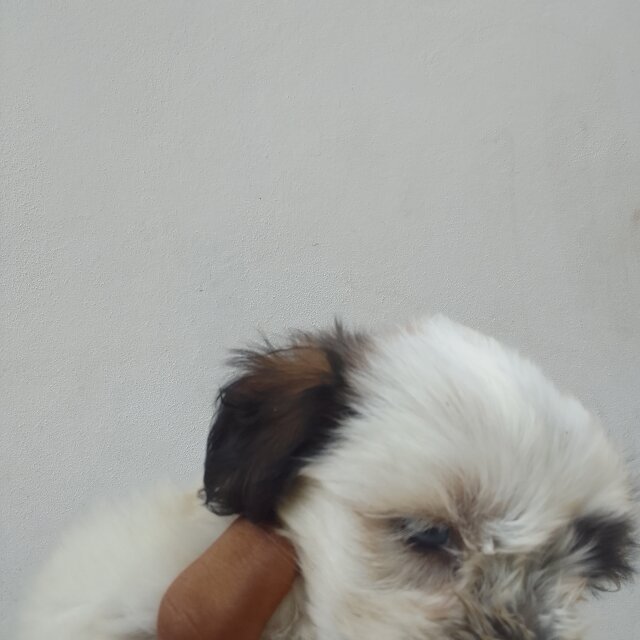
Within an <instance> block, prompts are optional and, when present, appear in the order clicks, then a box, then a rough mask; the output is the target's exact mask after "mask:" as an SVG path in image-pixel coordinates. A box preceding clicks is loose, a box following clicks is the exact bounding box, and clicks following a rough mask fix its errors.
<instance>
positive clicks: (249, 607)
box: [157, 518, 297, 640]
mask: <svg viewBox="0 0 640 640" xmlns="http://www.w3.org/2000/svg"><path fill="white" fill-rule="evenodd" d="M296 575H297V565H296V559H295V554H294V551H293V547H292V546H291V544H290V543H289V542H288V541H287V540H285V539H284V538H282V537H281V536H279V535H277V534H275V533H274V532H273V531H271V530H269V529H267V528H263V527H260V526H257V525H254V524H252V523H251V522H249V521H248V520H245V519H243V518H239V519H237V520H236V521H235V522H234V523H233V524H232V525H231V526H230V527H229V528H228V529H227V530H226V531H225V533H224V534H223V535H222V536H220V538H218V539H217V540H216V541H215V542H214V543H213V544H212V545H211V546H210V547H209V548H208V549H207V550H206V551H205V552H204V553H203V554H202V555H201V556H200V557H199V558H198V559H197V560H196V561H195V562H193V563H192V564H191V565H190V566H189V567H187V569H185V570H184V571H183V572H182V573H181V574H180V575H179V576H178V577H177V578H176V579H175V580H174V582H173V583H172V584H171V586H170V587H169V589H168V590H167V592H166V594H165V595H164V597H163V599H162V602H161V604H160V610H159V613H158V625H157V633H158V638H159V640H219V639H222V638H225V639H227V640H228V639H229V638H234V640H258V639H259V638H260V635H261V633H262V631H263V629H264V628H265V626H266V624H267V622H268V621H269V619H270V618H271V616H272V615H273V613H274V612H275V610H276V609H277V607H278V605H279V604H280V602H281V601H282V599H283V598H284V597H285V595H286V594H287V593H288V592H289V590H290V589H291V586H292V585H293V582H294V580H295V578H296Z"/></svg>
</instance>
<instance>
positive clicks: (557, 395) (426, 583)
mask: <svg viewBox="0 0 640 640" xmlns="http://www.w3.org/2000/svg"><path fill="white" fill-rule="evenodd" d="M234 364H235V367H236V370H235V378H234V379H233V380H232V381H231V382H230V383H229V384H227V385H226V386H225V387H224V388H223V389H222V391H221V393H220V398H219V406H218V410H217V414H216V416H215V418H214V421H213V425H212V428H211V432H210V435H209V439H208V443H207V452H206V462H205V474H204V489H203V490H202V492H198V491H193V492H191V493H184V492H180V491H177V490H171V489H167V490H163V491H158V492H156V493H154V494H151V495H148V496H144V497H139V498H137V499H136V500H135V501H133V502H132V503H131V504H128V505H126V506H123V505H120V506H119V507H117V508H116V509H113V510H109V511H101V512H100V513H96V514H95V515H94V516H93V517H92V518H89V520H88V521H86V522H85V523H81V524H80V526H79V527H77V528H76V529H75V530H74V531H71V532H70V533H69V534H68V536H67V537H66V538H65V539H63V541H62V546H61V547H60V548H59V549H58V551H57V552H56V553H55V554H54V555H53V557H52V558H51V560H50V562H49V564H48V566H46V567H45V570H44V572H43V573H42V574H41V575H40V577H39V579H38V580H37V582H36V584H35V586H34V588H33V590H32V592H31V594H30V598H29V599H28V603H27V606H26V608H25V612H24V625H23V635H22V638H23V640H43V639H45V638H46V640H134V639H135V640H141V639H144V638H154V637H155V619H156V614H157V610H158V605H159V602H160V599H161V597H162V595H163V593H164V591H165V590H166V588H167V587H168V585H169V584H170V582H171V581H172V579H173V578H174V577H175V576H176V575H177V574H178V573H179V572H180V571H181V570H182V569H183V568H184V567H186V566H187V565H188V564H189V563H190V562H191V561H192V560H193V559H194V558H195V557H196V556H198V555H199V554H200V553H201V552H202V551H203V550H204V549H205V548H206V547H208V546H209V545H210V543H211V542H212V541H213V540H214V539H215V538H216V537H217V536H218V535H220V533H221V532H222V531H223V530H224V529H225V528H226V526H227V525H228V524H229V522H230V521H231V519H232V518H233V516H235V515H236V514H242V515H244V516H246V517H247V518H249V519H251V520H253V521H257V522H272V523H277V525H278V526H279V528H280V530H281V531H283V532H284V534H285V535H287V536H288V537H289V538H290V539H291V541H292V542H293V544H294V545H295V547H296V549H297V553H298V556H299V562H300V569H301V574H300V578H299V579H298V582H297V584H296V585H295V586H294V589H293V590H292V592H291V593H290V594H289V595H288V596H287V598H286V599H285V601H284V602H283V603H282V605H281V607H280V608H279V609H278V611H277V612H276V614H275V616H274V617H273V619H272V620H271V622H270V624H269V627H268V629H267V631H266V632H265V636H264V637H265V638H266V639H269V640H275V639H276V638H279V639H285V638H286V639H288V640H363V639H364V638H367V639H373V640H490V639H492V640H493V639H495V640H576V639H577V638H581V637H582V629H581V624H580V615H579V610H578V604H579V602H580V601H581V600H582V599H583V598H584V597H585V596H587V595H588V594H589V593H591V592H594V591H599V590H606V589H609V588H610V587H617V586H619V585H620V584H621V583H623V582H624V581H625V580H627V579H628V578H630V576H631V574H632V567H631V561H632V555H633V550H634V548H635V545H634V537H633V535H634V525H633V513H634V504H633V500H632V497H631V490H630V482H629V478H628V474H627V472H626V471H625V468H624V465H623V463H622V461H621V458H620V457H619V455H618V454H617V453H616V451H615V450H614V448H613V447H612V445H611V443H610V442H609V440H608V438H607V436H606V434H605V431H604V430H603V428H602V427H601V425H600V424H599V423H598V421H597V419H596V418H595V417H594V416H593V415H591V414H590V413H589V412H588V411H587V410H586V409H585V408H584V407H583V406H582V405H581V404H580V403H579V402H578V401H577V400H575V399H574V398H572V397H570V396H568V395H565V394H563V393H561V392H560V391H558V390H557V389H556V388H555V387H554V386H553V385H552V384H551V383H550V382H549V381H548V380H547V379H546V378H545V377H544V376H543V375H542V373H541V372H540V371H539V370H538V369H537V368H536V367H535V366H534V365H532V364H531V363H530V362H528V361H527V360H525V359H523V358H522V357H520V356H519V355H518V354H516V353H515V352H514V351H512V350H510V349H508V348H505V347H503V346H501V345H500V344H499V343H498V342H496V341H495V340H493V339H491V338H488V337H485V336H483V335H480V334H479V333H476V332H475V331H472V330H470V329H467V328H465V327H462V326H460V325H458V324H455V323H453V322H451V321H449V320H446V319H445V318H442V317H436V318H432V319H428V320H425V321H423V322H420V323H416V324H414V325H412V326H409V327H406V328H403V329H401V330H398V331H394V332H389V333H384V334H381V335H360V334H354V333H349V332H347V331H344V330H343V329H341V328H340V327H336V328H335V329H334V330H332V331H329V332H326V333H309V334H307V333H300V334H295V335H293V336H292V337H291V338H290V341H289V342H288V343H287V344H285V345H284V346H282V347H279V348H276V347H274V346H272V345H267V346H266V347H264V348H259V349H254V350H249V351H244V352H240V353H238V354H237V356H236V358H235V361H234ZM203 502H204V504H203ZM205 507H208V509H207V508H205ZM211 512H213V513H211Z"/></svg>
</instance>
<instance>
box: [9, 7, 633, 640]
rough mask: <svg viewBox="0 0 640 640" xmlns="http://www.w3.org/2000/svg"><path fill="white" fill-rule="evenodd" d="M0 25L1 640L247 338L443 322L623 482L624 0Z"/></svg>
mask: <svg viewBox="0 0 640 640" xmlns="http://www.w3.org/2000/svg"><path fill="white" fill-rule="evenodd" d="M0 7H1V16H0V17H1V19H0V29H1V33H0V46H1V47H2V56H1V58H2V60H1V62H0V65H1V67H0V69H1V81H2V98H1V100H0V108H1V109H2V129H3V134H4V144H5V149H4V157H3V161H4V162H5V163H6V165H5V167H4V173H3V177H2V181H3V187H4V192H3V195H2V198H3V203H2V204H3V213H2V225H3V229H2V238H1V241H2V247H1V248H2V252H1V255H0V259H1V261H2V263H1V265H0V267H1V278H2V292H1V296H2V298H1V300H2V341H1V344H2V349H1V353H0V357H1V365H2V366H1V374H0V375H1V376H2V380H1V384H2V394H1V397H0V419H1V420H2V422H1V424H0V428H1V430H2V447H1V449H0V500H1V503H0V507H1V512H0V513H1V519H0V534H1V540H2V552H1V554H0V558H1V560H0V562H1V564H0V581H1V585H0V597H1V604H0V620H3V621H4V625H5V626H4V627H0V636H1V637H3V638H4V637H7V638H9V637H10V636H9V632H8V631H7V629H8V628H9V626H8V625H10V624H11V622H10V621H11V616H12V612H13V610H14V607H15V603H16V601H17V599H18V597H19V594H20V592H21V590H22V589H24V585H25V581H26V580H27V579H28V577H29V576H30V575H31V574H32V572H33V571H34V570H35V567H36V566H37V565H38V563H39V562H41V560H42V559H43V556H44V555H45V554H46V552H47V550H48V549H49V547H50V545H51V542H52V541H53V539H54V538H55V537H56V535H57V534H58V532H59V531H60V529H61V528H62V527H63V526H64V525H66V524H67V523H68V522H69V521H70V520H71V519H72V518H73V517H74V516H75V515H76V514H77V513H78V512H80V511H81V510H82V509H83V508H85V507H86V506H87V505H88V504H89V503H91V502H93V501H94V500H95V499H97V498H98V497H101V496H105V495H121V494H123V493H126V492H128V491H129V490H130V488H131V487H134V486H138V485H140V484H141V483H147V482H150V481H151V480H152V479H154V478H156V477H160V476H163V475H164V474H167V473H168V474H170V475H171V476H173V477H175V478H178V479H186V478H190V477H192V476H194V475H198V474H199V472H200V465H201V460H202V457H203V444H204V438H205V434H206V431H207V425H208V420H209V417H210V413H211V407H212V401H213V397H214V395H215V392H216V386H217V385H218V384H219V383H220V382H221V380H222V377H221V376H222V369H221V368H220V362H221V359H222V358H223V355H224V352H225V349H226V348H228V347H231V346H236V345H238V343H241V342H243V341H245V340H246V339H247V338H252V337H255V336H256V329H257V328H262V329H265V330H267V331H278V330H281V329H283V328H285V327H289V326H305V327H309V326H311V325H316V324H318V325H320V324H324V323H326V322H327V321H328V320H329V319H330V318H331V317H332V316H333V315H334V314H338V315H340V316H342V317H344V318H345V319H346V320H348V321H354V322H358V323H360V324H365V325H369V324H370V325H380V324H383V323H385V322H388V321H394V320H402V319H404V318H406V317H408V316H410V315H414V314H417V313H422V312H427V311H430V310H439V311H444V312H446V313H447V314H450V315H451V316H453V317H455V318H457V319H459V320H462V321H465V322H467V323H470V324H471V325H473V326H475V327H478V328H480V329H482V330H485V331H488V332H490V333H494V334H496V335H497V336H499V337H501V338H503V339H506V340H507V341H509V342H511V343H513V344H516V345H518V346H520V347H521V348H522V349H523V350H524V351H525V352H526V353H528V354H530V355H532V356H533V357H534V359H536V360H537V361H539V362H540V363H541V364H542V365H543V366H544V368H545V369H546V370H547V371H549V372H550V373H551V375H552V376H553V377H554V378H555V379H556V380H557V381H558V382H559V383H560V384H561V385H562V386H564V387H568V388H570V389H572V390H574V391H575V392H576V393H578V394H579V395H580V396H581V397H582V398H583V399H585V401H586V402H587V403H588V404H589V405H591V406H592V407H593V408H595V410H597V411H598V412H599V413H600V414H601V415H602V416H603V418H604V420H605V422H606V424H607V425H608V426H609V428H610V429H611V432H612V434H613V436H614V438H615V439H616V440H617V442H618V443H619V445H620V446H621V447H623V448H624V450H625V451H626V453H627V454H628V457H629V459H631V460H634V461H635V464H636V469H637V470H640V469H638V459H639V453H640V432H639V425H640V393H639V386H640V375H639V367H640V365H639V363H640V38H639V37H638V34H639V33H640V3H638V2H637V0H593V1H590V2H584V1H581V0H554V1H551V0H545V1H542V0H539V1H537V2H531V1H525V0H509V1H507V0H503V1H499V0H483V1H482V2H478V1H477V0H465V1H457V0H446V1H445V0H414V1H409V0H402V1H400V0H393V1H391V0H388V1H387V2H378V1H373V0H366V1H365V0H348V1H346V0H345V1H342V2H337V1H324V2H313V1H311V0H299V1H298V2H291V1H284V0H268V1H264V2H258V1H244V2H241V1H238V0H225V1H222V0H218V1H212V2H191V1H190V2H180V1H171V2H168V1H157V0H146V1H137V2H131V1H129V0H121V1H114V2H101V1H99V0H93V1H85V2H76V3H67V2H61V1H60V2H58V1H54V0H46V1H45V0H40V1H35V0H2V2H1V3H0ZM638 596H639V591H637V590H636V591H635V592H634V591H631V590H628V591H626V592H624V593H622V594H618V595H616V596H610V597H607V598H606V599H605V600H603V602H602V603H601V604H600V605H599V606H598V608H597V609H595V612H596V615H595V616H594V617H595V618H596V624H595V628H594V633H593V635H592V636H591V637H593V638H597V637H603V638H604V637H606V638H607V639H608V640H627V639H629V638H632V637H634V635H635V634H634V633H633V629H634V627H636V628H637V627H639V626H640V616H639V609H640V607H638V604H639V602H638V600H639V598H638Z"/></svg>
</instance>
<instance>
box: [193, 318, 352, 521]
mask: <svg viewBox="0 0 640 640" xmlns="http://www.w3.org/2000/svg"><path fill="white" fill-rule="evenodd" d="M361 340H362V339H361V338H359V337H357V336H351V335H347V334H345V332H344V331H342V329H341V328H340V327H339V326H337V327H336V330H335V331H334V332H333V333H331V334H322V335H319V336H310V335H307V334H300V335H298V336H296V337H295V339H294V340H293V341H292V342H291V343H290V344H289V346H288V347H286V348H283V349H274V348H272V347H271V346H270V345H267V346H266V348H263V349H257V350H250V351H242V352H238V353H237V355H236V357H235V358H234V359H233V361H232V362H233V364H235V366H236V367H237V368H238V369H239V374H238V375H237V377H236V378H235V379H234V380H232V381H231V382H230V383H229V384H227V385H226V386H225V387H224V388H223V389H222V390H221V392H220V396H219V400H218V409H217V413H216V415H215V416H214V421H213V425H212V427H211V431H210V433H209V438H208V441H207V455H206V460H205V473H204V493H205V496H206V503H207V506H209V508H210V509H211V510H212V511H214V512H215V513H217V514H219V515H230V514H241V515H243V516H245V517H247V518H248V519H250V520H252V521H254V522H261V521H269V520H273V518H274V516H275V509H276V505H277V503H278V500H279V498H280V497H281V496H282V495H283V493H284V492H285V491H286V489H287V487H288V486H289V485H290V483H291V482H292V480H293V479H294V478H295V476H296V475H297V472H298V471H299V470H300V468H301V467H302V466H303V464H304V463H305V462H306V461H308V460H309V459H310V458H312V457H313V456H314V455H317V454H318V453H319V452H320V451H322V449H323V448H324V447H326V446H327V444H328V443H329V442H330V441H331V438H332V437H333V435H334V432H335V429H336V426H337V425H338V424H339V422H340V420H341V418H343V417H345V416H346V415H348V414H349V413H350V409H349V405H348V401H349V396H350V393H349V388H348V383H347V376H346V373H347V369H348V367H349V366H350V363H351V362H352V360H353V356H354V353H355V352H356V345H357V343H358V342H361Z"/></svg>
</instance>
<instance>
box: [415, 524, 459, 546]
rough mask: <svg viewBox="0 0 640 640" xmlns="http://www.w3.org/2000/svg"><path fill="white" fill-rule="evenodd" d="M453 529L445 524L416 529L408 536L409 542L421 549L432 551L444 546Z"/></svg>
mask: <svg viewBox="0 0 640 640" xmlns="http://www.w3.org/2000/svg"><path fill="white" fill-rule="evenodd" d="M450 534H451V530H450V529H449V527H447V526H445V525H439V526H434V527H428V528H426V529H422V530H421V531H414V532H412V533H411V534H410V535H409V536H408V537H407V544H408V545H409V546H410V547H413V548H414V549H417V550H419V551H431V550H436V549H440V548H441V547H444V546H445V545H446V544H447V542H449V536H450Z"/></svg>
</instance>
